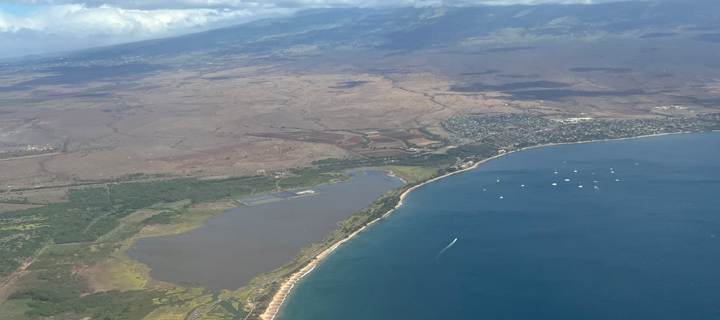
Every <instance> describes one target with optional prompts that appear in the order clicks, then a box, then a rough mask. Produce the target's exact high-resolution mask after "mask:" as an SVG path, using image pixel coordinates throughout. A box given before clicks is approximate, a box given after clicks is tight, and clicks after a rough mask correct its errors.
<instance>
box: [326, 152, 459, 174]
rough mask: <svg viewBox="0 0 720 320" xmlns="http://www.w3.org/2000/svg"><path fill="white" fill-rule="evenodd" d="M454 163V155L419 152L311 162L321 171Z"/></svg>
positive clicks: (430, 165) (440, 165)
mask: <svg viewBox="0 0 720 320" xmlns="http://www.w3.org/2000/svg"><path fill="white" fill-rule="evenodd" d="M454 163H455V157H453V156H451V155H447V154H421V155H407V156H397V157H386V158H371V159H364V158H363V159H334V158H330V159H325V160H320V161H315V162H313V163H312V164H314V165H318V166H319V167H318V170H320V171H322V172H337V171H343V170H348V169H352V168H360V167H381V166H387V165H392V166H405V167H408V166H417V167H425V168H429V167H442V166H448V165H452V164H454Z"/></svg>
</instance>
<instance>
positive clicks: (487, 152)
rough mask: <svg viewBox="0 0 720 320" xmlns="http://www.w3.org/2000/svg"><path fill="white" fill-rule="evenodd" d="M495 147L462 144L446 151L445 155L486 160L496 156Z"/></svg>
mask: <svg viewBox="0 0 720 320" xmlns="http://www.w3.org/2000/svg"><path fill="white" fill-rule="evenodd" d="M497 151H498V149H497V147H495V146H493V145H489V144H484V143H483V144H464V145H460V146H458V147H456V148H450V149H448V150H447V154H449V155H453V156H456V157H459V158H463V159H464V158H469V157H472V158H480V159H486V158H489V157H492V156H494V155H496V154H497Z"/></svg>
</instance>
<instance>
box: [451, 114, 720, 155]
mask: <svg viewBox="0 0 720 320" xmlns="http://www.w3.org/2000/svg"><path fill="white" fill-rule="evenodd" d="M442 125H443V127H444V128H445V129H446V130H447V131H449V132H451V133H453V134H454V136H452V137H449V138H447V139H446V143H448V144H461V143H468V142H480V143H484V144H489V145H492V146H495V147H497V148H523V147H528V146H534V145H541V144H551V143H571V142H581V141H592V140H608V139H622V138H631V137H639V136H647V135H655V134H666V133H679V132H706V131H714V130H720V114H719V113H713V114H699V115H697V117H696V118H681V117H666V118H656V119H632V120H599V119H593V118H588V117H585V118H567V119H546V118H543V117H541V116H537V115H532V114H503V115H492V116H485V115H471V116H463V115H459V114H457V115H454V116H452V117H451V118H449V119H448V120H446V121H444V122H442Z"/></svg>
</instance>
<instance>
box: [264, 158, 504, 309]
mask: <svg viewBox="0 0 720 320" xmlns="http://www.w3.org/2000/svg"><path fill="white" fill-rule="evenodd" d="M509 153H510V152H509ZM509 153H505V154H500V155H496V156H494V157H492V158H487V159H484V160H482V161H479V162H478V163H476V164H475V165H473V166H472V167H469V168H466V169H462V170H458V171H455V172H450V173H448V174H446V175H443V176H440V177H437V178H434V179H430V180H428V181H425V182H423V183H421V184H419V185H416V186H414V187H412V188H410V189H407V190H406V191H405V192H403V194H401V195H400V201H399V202H398V204H397V205H396V206H395V208H393V209H392V210H390V211H388V212H387V213H385V214H384V215H383V216H382V217H380V218H378V219H375V220H373V221H371V222H370V223H368V224H367V225H365V226H364V227H362V228H360V229H359V230H358V231H355V232H353V233H351V234H350V235H348V236H347V238H345V239H342V240H340V241H338V242H337V243H336V244H335V245H334V246H332V247H330V248H328V249H326V250H324V251H323V252H321V253H319V254H318V255H317V256H315V258H314V259H313V260H312V261H311V262H310V263H308V264H307V265H306V266H305V267H303V268H302V269H300V271H297V272H295V273H293V274H292V275H291V276H290V278H289V279H288V280H287V281H285V282H284V283H283V284H282V286H280V290H278V292H277V293H276V294H275V296H274V297H273V299H272V301H271V302H270V304H269V305H268V308H267V309H265V312H263V314H261V315H260V319H263V320H273V319H275V316H276V315H277V313H278V311H279V310H280V307H281V306H282V304H283V302H285V299H286V298H287V296H288V294H289V293H290V291H291V290H292V288H293V287H294V286H295V283H297V282H298V281H299V280H300V279H302V277H304V276H305V275H307V274H308V273H310V272H311V271H313V269H315V266H317V264H318V263H320V261H322V260H323V259H325V257H327V256H328V255H330V253H332V252H333V251H335V249H337V247H339V246H340V245H341V244H343V243H345V241H348V240H350V239H352V238H353V237H355V236H356V235H357V234H358V233H360V232H362V231H363V230H365V228H367V227H368V226H370V225H372V224H373V223H375V222H377V221H378V220H380V219H383V218H385V217H387V216H388V215H390V214H391V213H393V211H395V210H397V208H400V206H402V204H403V199H405V196H406V195H407V194H408V193H410V191H413V190H415V189H416V188H419V187H422V186H424V185H426V184H428V183H430V182H433V181H437V180H440V179H442V178H445V177H448V176H451V175H453V174H456V173H460V172H463V171H467V170H471V169H475V168H476V167H477V166H478V165H479V164H481V163H483V162H485V161H489V160H492V159H495V158H498V157H501V156H504V155H506V154H509Z"/></svg>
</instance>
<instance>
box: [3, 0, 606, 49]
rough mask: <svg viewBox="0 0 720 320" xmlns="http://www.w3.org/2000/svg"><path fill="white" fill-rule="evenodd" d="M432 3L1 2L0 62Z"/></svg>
mask: <svg viewBox="0 0 720 320" xmlns="http://www.w3.org/2000/svg"><path fill="white" fill-rule="evenodd" d="M611 1H613V0H446V1H444V4H446V5H474V4H489V5H511V4H529V5H534V4H546V3H559V4H570V3H581V4H592V3H600V2H611ZM432 2H437V0H417V1H416V0H86V1H76V0H10V1H0V58H7V57H13V56H24V55H28V54H38V53H48V52H57V51H65V50H74V49H81V48H88V47H95V46H103V45H110V44H117V43H124V42H132V41H137V40H146V39H153V38H162V37H167V36H173V35H179V34H185V33H191V32H197V31H203V30H208V29H213V28H219V27H224V26H229V25H234V24H239V23H244V22H248V21H252V20H257V19H262V18H268V17H278V16H285V15H290V14H292V13H294V12H296V11H298V10H302V9H309V8H341V7H366V8H367V7H391V6H396V7H397V6H416V5H418V3H421V4H423V3H432Z"/></svg>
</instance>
